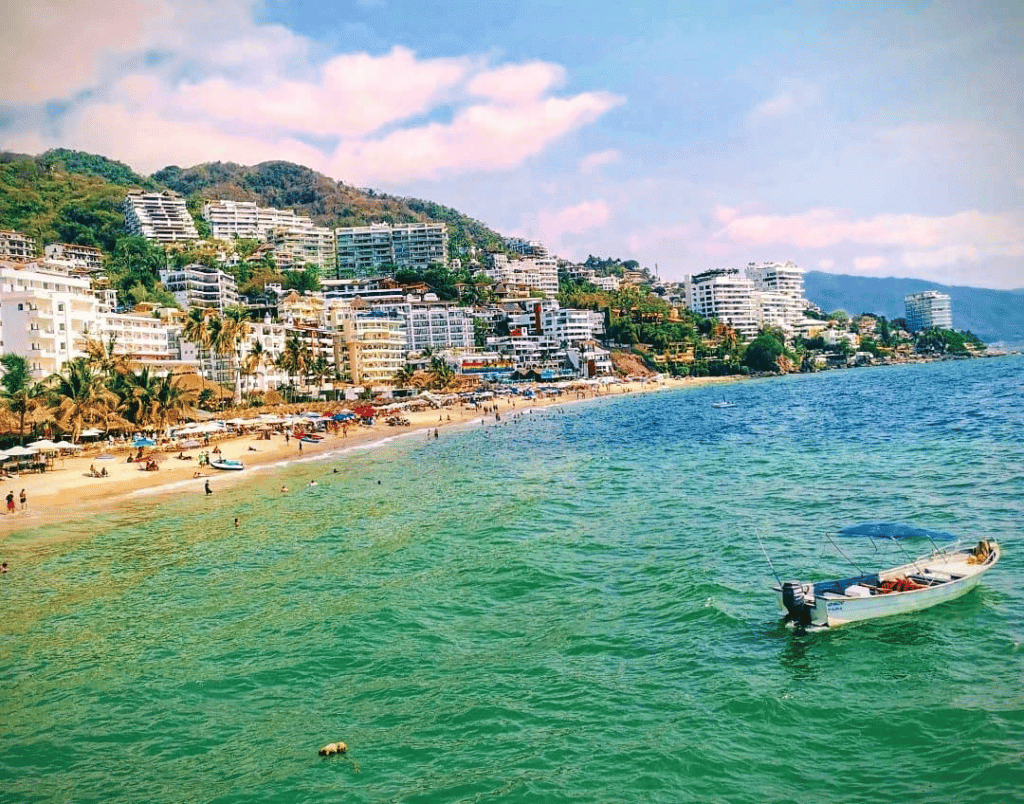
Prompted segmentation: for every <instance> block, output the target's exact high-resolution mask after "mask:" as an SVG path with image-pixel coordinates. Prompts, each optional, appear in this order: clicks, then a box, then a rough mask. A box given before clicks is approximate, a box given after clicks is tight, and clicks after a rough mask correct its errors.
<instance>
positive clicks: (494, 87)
mask: <svg viewBox="0 0 1024 804" xmlns="http://www.w3.org/2000/svg"><path fill="white" fill-rule="evenodd" d="M564 81H565V70H564V69H563V68H562V67H561V66H560V65H557V64H550V63H548V62H542V61H533V62H529V63H527V64H506V65H503V66H501V67H496V68H494V69H492V70H485V71H484V72H482V73H480V74H479V75H477V76H475V77H474V78H473V80H472V81H470V82H469V86H468V87H467V89H468V91H469V94H470V95H476V96H479V97H483V98H487V99H489V100H492V101H495V102H498V103H525V102H530V101H533V100H536V99H537V98H539V97H541V96H542V95H544V94H545V93H547V92H549V91H550V90H552V89H554V88H556V87H559V86H561V85H562V84H563V83H564Z"/></svg>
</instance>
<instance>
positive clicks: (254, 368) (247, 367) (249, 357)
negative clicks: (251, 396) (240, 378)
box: [242, 340, 272, 377]
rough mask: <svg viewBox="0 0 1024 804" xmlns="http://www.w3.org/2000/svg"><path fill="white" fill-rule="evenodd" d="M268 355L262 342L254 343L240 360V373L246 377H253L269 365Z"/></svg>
mask: <svg viewBox="0 0 1024 804" xmlns="http://www.w3.org/2000/svg"><path fill="white" fill-rule="evenodd" d="M271 362H272V361H271V359H270V354H269V353H268V352H267V350H266V348H265V347H264V346H263V341H259V340H257V341H255V342H254V343H253V345H252V346H251V347H250V348H249V351H248V353H246V355H245V357H243V358H242V373H243V374H244V375H245V376H247V377H255V376H256V375H257V374H259V372H260V369H262V368H263V367H264V366H266V365H269V364H270V363H271Z"/></svg>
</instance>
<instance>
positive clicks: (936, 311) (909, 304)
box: [903, 290, 953, 332]
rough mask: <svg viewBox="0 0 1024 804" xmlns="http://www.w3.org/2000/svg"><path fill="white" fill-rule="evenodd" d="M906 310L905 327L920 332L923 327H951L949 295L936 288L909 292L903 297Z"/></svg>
mask: <svg viewBox="0 0 1024 804" xmlns="http://www.w3.org/2000/svg"><path fill="white" fill-rule="evenodd" d="M903 305H904V307H905V308H906V311H907V329H909V330H910V331H911V332H920V331H922V330H925V329H953V307H952V304H951V303H950V299H949V296H947V295H946V294H945V293H939V292H938V291H937V290H926V291H924V292H923V293H911V294H910V295H909V296H904V297H903Z"/></svg>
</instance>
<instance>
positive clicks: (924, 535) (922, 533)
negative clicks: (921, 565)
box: [839, 522, 959, 542]
mask: <svg viewBox="0 0 1024 804" xmlns="http://www.w3.org/2000/svg"><path fill="white" fill-rule="evenodd" d="M839 533H840V534H841V535H843V536H867V537H869V538H873V539H931V540H933V541H947V542H950V541H956V540H957V539H958V538H959V537H957V536H954V535H953V534H952V533H946V532H945V531H943V530H930V529H928V528H915V527H914V526H913V525H904V524H902V523H900V522H865V523H862V524H860V525H849V526H847V527H845V528H843V529H841V530H840V531H839Z"/></svg>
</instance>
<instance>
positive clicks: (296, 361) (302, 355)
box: [277, 335, 312, 399]
mask: <svg viewBox="0 0 1024 804" xmlns="http://www.w3.org/2000/svg"><path fill="white" fill-rule="evenodd" d="M311 357H312V355H311V354H310V351H309V347H307V346H306V345H305V344H304V343H303V342H302V339H301V338H300V337H299V336H298V335H290V336H288V338H287V339H286V340H285V342H284V349H282V350H281V354H280V355H279V356H278V358H277V365H278V367H280V368H281V369H282V370H283V371H284V372H285V373H286V374H287V375H288V376H289V377H305V376H306V373H307V371H308V369H309V363H310V360H311ZM293 385H294V383H293ZM293 399H294V396H293Z"/></svg>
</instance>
